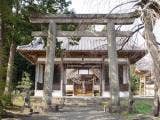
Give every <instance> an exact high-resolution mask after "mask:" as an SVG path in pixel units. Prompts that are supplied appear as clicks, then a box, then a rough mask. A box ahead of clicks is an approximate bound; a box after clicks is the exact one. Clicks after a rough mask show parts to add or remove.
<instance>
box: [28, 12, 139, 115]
mask: <svg viewBox="0 0 160 120" xmlns="http://www.w3.org/2000/svg"><path fill="white" fill-rule="evenodd" d="M137 17H138V14H137V13H136V12H132V13H123V14H73V15H53V14H47V15H35V16H32V17H30V21H31V22H32V23H49V28H48V33H47V32H44V31H35V32H32V35H33V36H46V37H47V47H46V59H47V60H46V63H45V64H46V67H45V78H44V103H45V107H46V108H47V109H48V108H50V106H51V99H52V83H53V74H54V63H55V62H54V59H55V47H56V37H71V36H77V37H107V40H108V43H107V44H108V60H109V82H110V99H111V111H112V112H113V111H117V110H119V109H120V100H119V99H120V98H119V80H118V62H117V51H116V37H130V36H131V35H132V32H131V31H119V30H115V25H130V24H133V22H134V20H135V18H137ZM63 23H68V24H69V23H77V24H92V25H93V24H96V25H97V24H101V25H106V28H107V29H106V31H103V32H89V31H59V30H57V29H56V25H57V24H63ZM128 65H129V64H128ZM129 93H130V95H129V99H130V100H131V99H132V94H131V82H129ZM130 100H129V101H130ZM129 105H130V104H129Z"/></svg>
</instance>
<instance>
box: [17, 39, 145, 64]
mask: <svg viewBox="0 0 160 120" xmlns="http://www.w3.org/2000/svg"><path fill="white" fill-rule="evenodd" d="M58 41H59V42H62V41H63V42H62V45H61V48H62V49H64V55H65V57H73V58H74V57H86V58H88V57H90V58H91V57H97V58H103V57H107V56H108V52H107V39H106V38H88V37H82V38H81V39H80V41H79V42H78V44H77V45H71V44H69V42H70V40H69V39H67V38H58ZM121 42H122V40H120V38H118V39H117V43H118V44H117V50H118V57H120V58H128V59H129V60H130V62H131V64H133V63H135V62H136V61H138V60H139V59H141V58H142V57H143V56H144V55H145V54H146V51H145V50H141V49H139V48H138V47H136V46H133V45H132V44H127V45H126V46H125V47H124V48H123V50H119V49H120V48H121ZM17 51H19V53H20V54H21V55H22V56H23V57H25V58H26V59H27V60H29V61H30V62H31V63H33V64H35V63H36V61H37V58H38V57H45V55H46V49H45V48H44V42H43V40H42V39H40V38H39V39H35V40H34V41H32V43H30V44H28V45H23V46H18V47H17Z"/></svg>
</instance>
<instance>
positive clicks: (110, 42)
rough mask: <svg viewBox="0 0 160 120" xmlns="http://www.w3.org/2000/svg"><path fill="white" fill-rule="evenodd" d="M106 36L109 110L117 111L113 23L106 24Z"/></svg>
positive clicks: (115, 54)
mask: <svg viewBox="0 0 160 120" xmlns="http://www.w3.org/2000/svg"><path fill="white" fill-rule="evenodd" d="M107 36H108V37H107V38H108V61H109V81H110V99H111V107H110V111H111V112H117V111H119V109H120V99H119V80H118V60H117V50H116V36H115V25H114V23H112V22H110V23H108V24H107Z"/></svg>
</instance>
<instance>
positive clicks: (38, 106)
mask: <svg viewBox="0 0 160 120" xmlns="http://www.w3.org/2000/svg"><path fill="white" fill-rule="evenodd" d="M108 101H109V99H108V98H104V97H91V96H90V97H86V96H84V97H81V96H77V97H76V96H72V97H68V96H65V97H53V101H52V103H53V106H59V107H60V108H63V107H66V106H67V107H94V108H96V109H103V103H106V102H108ZM31 104H32V107H33V109H34V111H39V112H41V111H43V98H42V97H32V98H31Z"/></svg>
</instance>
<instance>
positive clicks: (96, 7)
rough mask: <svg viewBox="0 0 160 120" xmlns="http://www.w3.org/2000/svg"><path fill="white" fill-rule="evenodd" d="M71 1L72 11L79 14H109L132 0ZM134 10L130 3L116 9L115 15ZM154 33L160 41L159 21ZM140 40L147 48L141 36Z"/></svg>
mask: <svg viewBox="0 0 160 120" xmlns="http://www.w3.org/2000/svg"><path fill="white" fill-rule="evenodd" d="M70 1H71V2H72V4H71V6H70V9H73V10H74V11H75V13H77V14H107V13H109V12H110V11H111V10H112V9H113V8H114V7H115V6H117V5H119V4H121V3H124V2H127V1H131V0H70ZM134 9H135V7H133V3H130V4H126V5H123V6H121V7H118V9H115V10H114V11H113V13H117V12H119V13H124V12H131V11H134ZM137 21H139V20H137ZM100 29H101V27H100ZM154 33H155V36H156V38H157V40H158V41H160V20H158V21H157V23H156V25H155V28H154ZM138 39H139V43H140V44H141V46H143V45H144V46H145V44H144V40H143V38H142V37H141V34H139V35H138ZM142 44H143V45H142Z"/></svg>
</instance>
